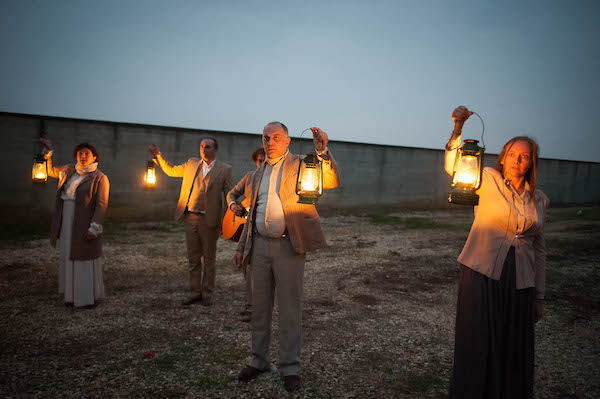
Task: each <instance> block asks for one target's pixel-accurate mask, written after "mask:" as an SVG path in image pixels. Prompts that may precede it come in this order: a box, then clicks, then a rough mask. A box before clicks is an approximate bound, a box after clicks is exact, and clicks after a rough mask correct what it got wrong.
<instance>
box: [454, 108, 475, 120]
mask: <svg viewBox="0 0 600 399" xmlns="http://www.w3.org/2000/svg"><path fill="white" fill-rule="evenodd" d="M471 115H473V113H472V112H471V111H469V110H468V109H467V107H465V106H464V105H459V106H458V107H456V108H455V109H454V111H453V112H452V120H453V121H454V122H462V123H465V121H466V120H467V119H469V117H470V116H471Z"/></svg>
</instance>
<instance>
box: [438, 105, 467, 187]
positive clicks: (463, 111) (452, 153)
mask: <svg viewBox="0 0 600 399" xmlns="http://www.w3.org/2000/svg"><path fill="white" fill-rule="evenodd" d="M471 115H473V113H472V112H471V111H469V110H468V109H467V107H465V106H464V105H460V106H458V107H456V108H455V109H454V111H453V112H452V120H453V121H454V130H453V131H452V135H451V136H450V139H449V140H448V143H446V157H445V162H444V167H445V169H446V173H448V174H449V175H451V176H452V173H454V161H455V160H456V153H457V152H458V149H459V148H460V144H461V135H462V128H463V125H464V124H465V122H466V121H467V119H469V117H470V116H471Z"/></svg>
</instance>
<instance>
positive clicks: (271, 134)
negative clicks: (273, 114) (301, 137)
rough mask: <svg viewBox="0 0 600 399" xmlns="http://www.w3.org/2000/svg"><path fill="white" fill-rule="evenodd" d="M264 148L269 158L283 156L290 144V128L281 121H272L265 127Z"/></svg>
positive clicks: (263, 135)
mask: <svg viewBox="0 0 600 399" xmlns="http://www.w3.org/2000/svg"><path fill="white" fill-rule="evenodd" d="M262 141H263V148H264V149H265V152H266V153H267V156H268V157H269V158H279V157H281V156H283V155H284V154H285V153H286V151H287V148H288V146H289V145H290V141H291V140H290V137H289V136H288V129H287V126H285V125H284V124H283V123H281V122H271V123H268V124H267V126H265V128H264V129H263V134H262Z"/></svg>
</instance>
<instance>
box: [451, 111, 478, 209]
mask: <svg viewBox="0 0 600 399" xmlns="http://www.w3.org/2000/svg"><path fill="white" fill-rule="evenodd" d="M465 109H466V108H465ZM469 112H470V114H475V115H477V117H478V118H479V119H480V120H481V124H482V126H483V131H482V132H481V141H482V143H483V134H484V132H485V124H484V123H483V119H481V116H479V114H478V113H476V112H472V111H469ZM462 123H464V120H463V122H462ZM461 127H462V124H461ZM478 143H479V140H472V139H467V140H464V143H463V145H462V147H460V148H459V149H458V150H457V153H456V158H455V160H454V169H453V174H452V191H451V192H450V194H449V195H448V202H450V203H452V204H459V205H471V206H476V205H478V204H479V195H477V190H478V189H479V187H480V186H481V173H482V171H483V154H484V152H485V146H484V147H479V145H478Z"/></svg>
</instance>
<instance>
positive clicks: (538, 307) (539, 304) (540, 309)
mask: <svg viewBox="0 0 600 399" xmlns="http://www.w3.org/2000/svg"><path fill="white" fill-rule="evenodd" d="M542 317H544V300H543V299H536V300H535V322H536V323H537V322H538V321H540V320H542Z"/></svg>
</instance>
